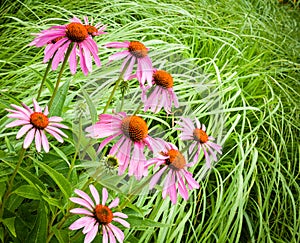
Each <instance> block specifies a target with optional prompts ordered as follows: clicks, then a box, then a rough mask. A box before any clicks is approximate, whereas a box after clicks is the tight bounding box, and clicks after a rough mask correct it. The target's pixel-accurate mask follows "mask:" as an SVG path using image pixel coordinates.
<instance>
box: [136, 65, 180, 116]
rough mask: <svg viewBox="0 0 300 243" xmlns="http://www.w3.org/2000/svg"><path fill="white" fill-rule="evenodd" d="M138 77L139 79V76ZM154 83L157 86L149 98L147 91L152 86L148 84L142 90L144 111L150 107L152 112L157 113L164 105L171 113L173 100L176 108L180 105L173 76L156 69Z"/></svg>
mask: <svg viewBox="0 0 300 243" xmlns="http://www.w3.org/2000/svg"><path fill="white" fill-rule="evenodd" d="M137 78H138V79H139V76H137ZM153 84H154V85H155V86H154V88H152V89H153V90H152V92H151V93H150V95H149V96H148V98H147V96H146V91H147V90H148V89H150V87H149V86H146V87H145V88H144V89H143V91H142V100H143V101H144V103H145V108H144V111H147V110H148V109H149V108H150V109H151V111H152V112H154V113H157V112H159V111H160V110H161V108H162V107H164V109H165V111H166V112H167V113H171V109H172V103H173V102H174V106H175V107H176V108H178V107H179V103H178V99H177V96H176V94H175V93H174V91H173V78H172V76H171V75H170V74H169V73H168V72H166V71H164V70H157V69H154V70H153Z"/></svg>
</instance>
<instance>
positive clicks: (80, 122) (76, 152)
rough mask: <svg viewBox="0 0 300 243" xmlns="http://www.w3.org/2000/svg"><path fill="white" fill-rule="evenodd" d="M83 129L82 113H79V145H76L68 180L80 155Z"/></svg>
mask: <svg viewBox="0 0 300 243" xmlns="http://www.w3.org/2000/svg"><path fill="white" fill-rule="evenodd" d="M81 129H82V115H81V114H80V115H79V122H78V141H77V146H76V149H75V154H74V157H73V159H72V161H71V166H70V169H69V172H68V176H67V179H68V180H69V179H70V176H71V173H72V170H73V169H74V166H75V162H76V158H77V155H78V153H79V150H80V140H81Z"/></svg>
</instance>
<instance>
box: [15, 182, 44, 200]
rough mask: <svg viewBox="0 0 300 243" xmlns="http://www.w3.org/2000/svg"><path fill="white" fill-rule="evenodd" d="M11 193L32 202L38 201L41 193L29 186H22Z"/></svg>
mask: <svg viewBox="0 0 300 243" xmlns="http://www.w3.org/2000/svg"><path fill="white" fill-rule="evenodd" d="M12 193H15V194H17V195H19V196H21V197H25V198H28V199H33V200H40V199H41V193H40V192H39V191H38V190H37V189H36V188H35V187H33V186H31V185H22V186H20V187H18V188H17V189H16V190H14V191H13V192H12Z"/></svg>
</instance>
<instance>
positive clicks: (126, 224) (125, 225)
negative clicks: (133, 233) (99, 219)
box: [113, 218, 130, 228]
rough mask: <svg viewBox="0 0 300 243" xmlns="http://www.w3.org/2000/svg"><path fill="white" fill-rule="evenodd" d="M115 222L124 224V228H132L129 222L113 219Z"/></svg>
mask: <svg viewBox="0 0 300 243" xmlns="http://www.w3.org/2000/svg"><path fill="white" fill-rule="evenodd" d="M113 221H115V222H118V223H120V224H122V225H123V226H124V227H126V228H130V224H129V223H128V222H126V221H125V220H124V219H120V218H113Z"/></svg>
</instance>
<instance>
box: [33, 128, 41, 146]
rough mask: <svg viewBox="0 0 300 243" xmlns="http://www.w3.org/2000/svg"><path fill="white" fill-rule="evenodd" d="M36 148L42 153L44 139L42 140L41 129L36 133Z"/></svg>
mask: <svg viewBox="0 0 300 243" xmlns="http://www.w3.org/2000/svg"><path fill="white" fill-rule="evenodd" d="M35 147H36V150H37V151H38V152H41V149H42V139H41V132H40V130H39V129H36V133H35Z"/></svg>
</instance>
